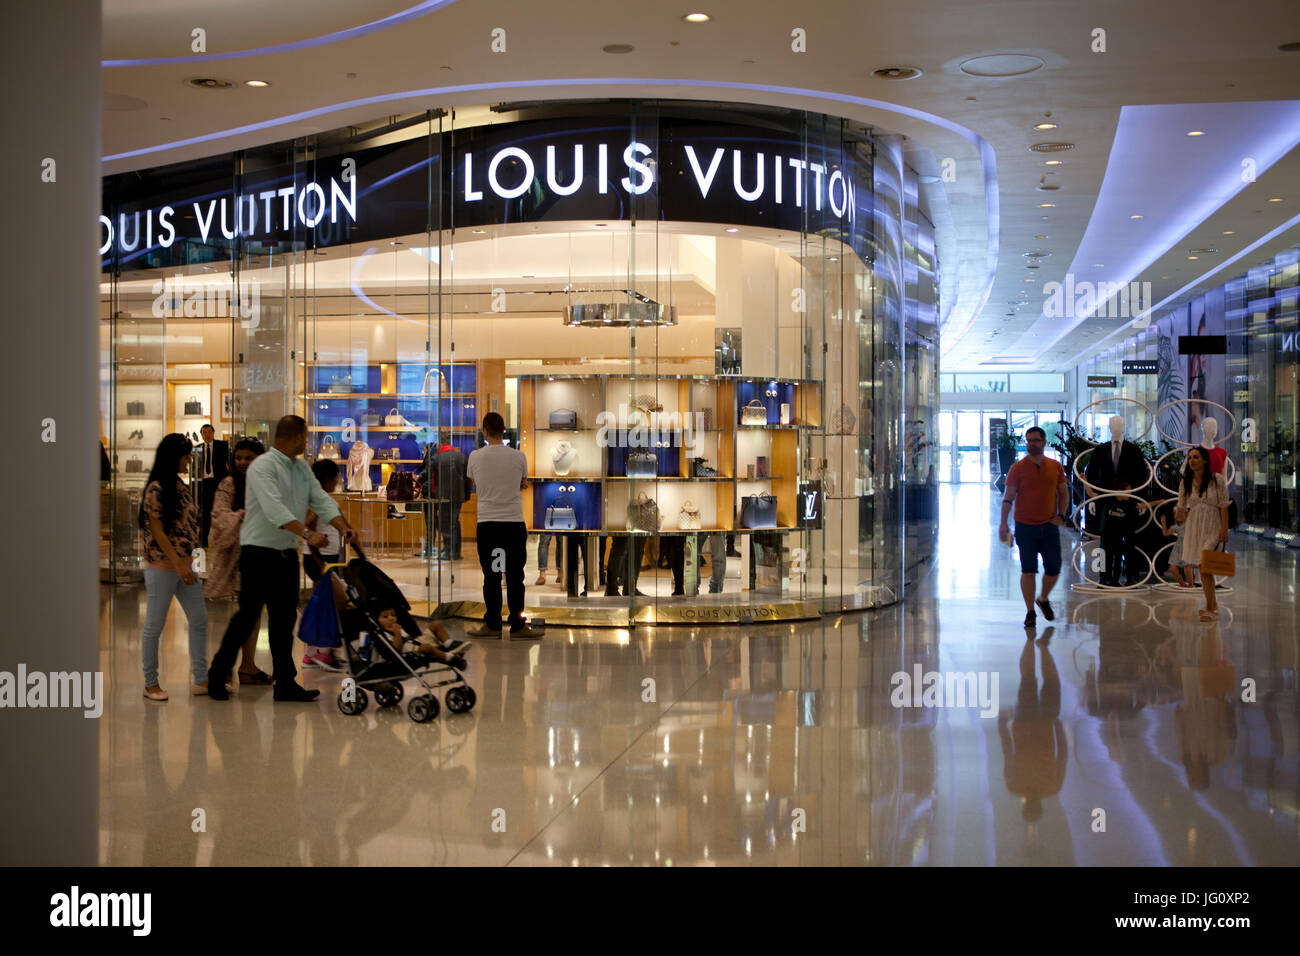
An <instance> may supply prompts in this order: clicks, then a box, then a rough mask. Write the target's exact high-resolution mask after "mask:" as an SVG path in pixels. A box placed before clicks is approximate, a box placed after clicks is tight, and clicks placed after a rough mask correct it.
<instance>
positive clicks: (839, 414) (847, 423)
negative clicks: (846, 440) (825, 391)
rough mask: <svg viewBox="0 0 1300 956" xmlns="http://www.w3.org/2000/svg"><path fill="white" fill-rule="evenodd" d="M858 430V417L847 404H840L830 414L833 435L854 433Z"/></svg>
mask: <svg viewBox="0 0 1300 956" xmlns="http://www.w3.org/2000/svg"><path fill="white" fill-rule="evenodd" d="M857 431H858V418H857V416H856V415H854V414H853V412H851V411H850V410H849V406H847V405H841V406H840V407H839V408H838V409H837V410H836V411H835V414H833V415H832V416H831V433H832V434H835V435H856V434H857Z"/></svg>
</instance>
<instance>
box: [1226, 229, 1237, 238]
mask: <svg viewBox="0 0 1300 956" xmlns="http://www.w3.org/2000/svg"><path fill="white" fill-rule="evenodd" d="M1223 234H1224V235H1225V236H1235V235H1236V233H1235V232H1233V231H1232V230H1231V229H1227V230H1224V233H1223Z"/></svg>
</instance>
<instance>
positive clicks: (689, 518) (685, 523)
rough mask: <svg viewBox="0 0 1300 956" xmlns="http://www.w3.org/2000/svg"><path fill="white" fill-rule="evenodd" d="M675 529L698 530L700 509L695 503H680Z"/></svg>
mask: <svg viewBox="0 0 1300 956" xmlns="http://www.w3.org/2000/svg"><path fill="white" fill-rule="evenodd" d="M677 528H678V530H680V531H699V530H700V509H699V506H698V505H696V504H695V502H693V501H683V502H682V510H681V511H679V512H677Z"/></svg>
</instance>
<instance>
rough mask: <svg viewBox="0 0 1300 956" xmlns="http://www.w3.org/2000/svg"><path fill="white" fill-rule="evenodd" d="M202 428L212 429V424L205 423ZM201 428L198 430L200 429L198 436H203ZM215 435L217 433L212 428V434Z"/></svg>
mask: <svg viewBox="0 0 1300 956" xmlns="http://www.w3.org/2000/svg"><path fill="white" fill-rule="evenodd" d="M203 428H212V422H207V423H206V424H205V425H204V426H203ZM203 428H200V429H199V434H200V435H202V434H203ZM216 433H217V430H216V429H215V428H212V434H214V435H215V434H216Z"/></svg>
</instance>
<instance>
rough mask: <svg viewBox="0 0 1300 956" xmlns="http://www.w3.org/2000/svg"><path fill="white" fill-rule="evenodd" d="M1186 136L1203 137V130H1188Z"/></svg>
mask: <svg viewBox="0 0 1300 956" xmlns="http://www.w3.org/2000/svg"><path fill="white" fill-rule="evenodd" d="M1187 135H1188V136H1204V135H1205V130H1203V129H1194V130H1189V131H1188V133H1187Z"/></svg>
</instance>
